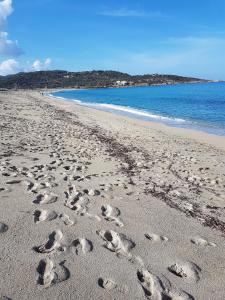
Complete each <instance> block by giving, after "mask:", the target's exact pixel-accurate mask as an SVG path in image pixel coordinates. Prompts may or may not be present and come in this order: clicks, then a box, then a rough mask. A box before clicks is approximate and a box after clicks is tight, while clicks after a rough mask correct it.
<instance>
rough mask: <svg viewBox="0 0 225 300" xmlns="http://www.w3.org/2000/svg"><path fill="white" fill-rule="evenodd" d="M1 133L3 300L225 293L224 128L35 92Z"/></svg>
mask: <svg viewBox="0 0 225 300" xmlns="http://www.w3.org/2000/svg"><path fill="white" fill-rule="evenodd" d="M0 136H1V139H0V270H1V277H0V299H13V300H17V299H18V300H19V299H121V300H122V299H145V298H146V299H174V300H175V299H202V300H203V299H204V300H205V299H216V300H220V299H221V300H222V299H224V294H225V287H224V279H225V253H224V246H225V237H224V233H225V210H224V208H225V138H224V137H216V136H212V135H211V136H210V135H208V134H204V133H199V132H193V131H191V130H185V129H176V128H170V127H166V126H165V125H160V124H154V123H150V122H142V121H138V120H132V119H129V118H126V117H122V116H117V115H113V114H111V113H108V112H103V111H97V110H95V109H91V108H88V107H83V106H79V105H78V104H74V103H71V102H66V101H63V100H56V99H53V98H50V97H45V96H42V95H40V93H38V92H33V91H17V92H13V91H11V92H0Z"/></svg>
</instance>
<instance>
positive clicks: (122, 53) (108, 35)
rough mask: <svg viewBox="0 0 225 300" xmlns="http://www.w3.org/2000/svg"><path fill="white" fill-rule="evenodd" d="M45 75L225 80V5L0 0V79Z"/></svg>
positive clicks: (210, 1)
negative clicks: (101, 72) (103, 72)
mask: <svg viewBox="0 0 225 300" xmlns="http://www.w3.org/2000/svg"><path fill="white" fill-rule="evenodd" d="M41 69H64V70H69V71H81V70H93V69H108V70H109V69H112V70H118V71H122V72H128V73H131V74H143V73H167V74H179V75H187V76H198V77H203V78H212V79H225V1H224V0H204V1H203V0H198V1H197V0H189V1H181V0H179V1H178V0H171V1H168V0H157V1H155V0H154V1H153V0H120V1H117V0H113V1H112V0H110V1H109V0H108V1H106V0H99V1H93V0H82V1H81V0H76V1H75V0H32V1H31V0H0V74H2V75H6V74H8V73H14V72H18V71H32V70H41Z"/></svg>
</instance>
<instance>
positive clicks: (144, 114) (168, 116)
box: [50, 82, 225, 135]
mask: <svg viewBox="0 0 225 300" xmlns="http://www.w3.org/2000/svg"><path fill="white" fill-rule="evenodd" d="M50 95H52V96H54V97H59V98H64V99H66V100H69V101H75V102H77V103H79V104H80V105H87V106H90V107H94V108H96V109H100V110H106V111H111V112H114V113H117V114H122V115H127V116H129V117H133V118H139V119H143V120H149V121H156V122H162V123H165V124H167V125H170V126H176V127H184V128H185V127H186V128H192V129H196V130H201V131H206V132H209V133H213V134H217V135H225V83H223V82H222V83H204V84H179V85H168V86H150V87H130V88H104V89H88V90H67V91H59V92H55V93H52V94H50Z"/></svg>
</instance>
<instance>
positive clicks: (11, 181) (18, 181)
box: [6, 179, 21, 184]
mask: <svg viewBox="0 0 225 300" xmlns="http://www.w3.org/2000/svg"><path fill="white" fill-rule="evenodd" d="M18 183H21V180H16V179H14V180H9V181H6V184H18Z"/></svg>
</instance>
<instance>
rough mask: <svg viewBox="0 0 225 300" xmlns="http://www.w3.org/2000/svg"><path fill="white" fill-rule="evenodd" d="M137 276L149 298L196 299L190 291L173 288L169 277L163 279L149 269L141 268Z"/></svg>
mask: <svg viewBox="0 0 225 300" xmlns="http://www.w3.org/2000/svg"><path fill="white" fill-rule="evenodd" d="M137 277H138V280H139V283H140V284H141V286H142V289H143V291H144V293H145V297H146V298H147V299H151V300H156V299H170V300H194V298H193V297H192V296H191V295H189V294H188V293H186V292H184V291H181V290H176V289H173V288H172V287H171V283H170V282H169V280H168V279H167V278H165V277H163V280H161V279H160V278H159V277H157V276H155V275H153V274H151V273H150V272H149V271H148V270H147V269H142V270H139V271H138V272H137Z"/></svg>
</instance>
